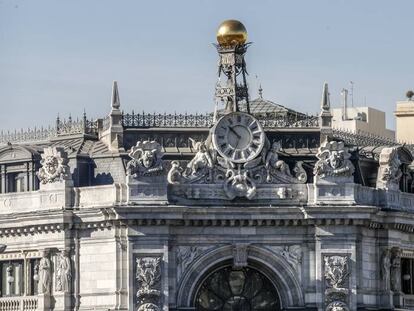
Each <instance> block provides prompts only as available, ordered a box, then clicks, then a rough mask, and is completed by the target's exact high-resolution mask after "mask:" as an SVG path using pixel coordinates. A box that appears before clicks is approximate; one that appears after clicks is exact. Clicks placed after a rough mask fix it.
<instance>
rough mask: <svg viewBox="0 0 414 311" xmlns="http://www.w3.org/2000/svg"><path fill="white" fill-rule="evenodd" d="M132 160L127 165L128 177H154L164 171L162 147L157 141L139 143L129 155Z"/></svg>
mask: <svg viewBox="0 0 414 311" xmlns="http://www.w3.org/2000/svg"><path fill="white" fill-rule="evenodd" d="M128 155H129V156H130V157H131V158H132V160H130V161H129V162H128V163H127V166H126V168H127V175H129V176H133V177H138V176H154V175H158V174H160V173H161V172H162V170H163V163H162V159H161V158H162V156H163V155H164V153H163V152H162V148H161V145H160V144H159V143H158V142H156V141H139V142H137V144H136V146H134V147H132V148H131V151H130V152H129V154H128Z"/></svg>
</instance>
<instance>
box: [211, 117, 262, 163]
mask: <svg viewBox="0 0 414 311" xmlns="http://www.w3.org/2000/svg"><path fill="white" fill-rule="evenodd" d="M264 142H265V133H264V131H263V128H262V126H261V125H260V123H259V121H257V120H256V119H255V118H254V117H253V116H251V115H249V114H247V113H244V112H233V113H229V114H227V115H225V116H223V117H222V118H221V119H220V120H219V121H218V122H217V124H216V126H215V128H214V133H213V144H214V147H215V148H216V150H217V152H218V153H219V154H220V155H221V156H222V157H224V158H226V159H228V160H230V161H232V162H235V163H244V162H247V161H250V160H252V159H254V158H255V157H256V156H257V155H258V154H259V153H260V152H261V151H262V149H263V145H264Z"/></svg>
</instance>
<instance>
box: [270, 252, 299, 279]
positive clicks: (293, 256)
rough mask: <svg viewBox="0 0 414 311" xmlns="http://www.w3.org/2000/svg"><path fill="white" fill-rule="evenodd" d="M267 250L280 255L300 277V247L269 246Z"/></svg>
mask: <svg viewBox="0 0 414 311" xmlns="http://www.w3.org/2000/svg"><path fill="white" fill-rule="evenodd" d="M268 248H269V249H270V250H271V251H272V252H274V253H276V254H280V255H282V256H283V258H285V259H286V261H287V262H288V263H289V265H290V266H291V267H292V268H293V269H295V271H296V273H298V275H299V277H300V267H301V265H302V248H301V246H300V245H283V246H270V247H268Z"/></svg>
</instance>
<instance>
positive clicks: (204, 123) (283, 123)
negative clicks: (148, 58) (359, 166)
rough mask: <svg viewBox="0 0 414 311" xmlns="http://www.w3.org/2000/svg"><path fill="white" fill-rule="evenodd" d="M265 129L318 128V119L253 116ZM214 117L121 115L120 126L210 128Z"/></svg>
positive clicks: (289, 116) (207, 114) (158, 114)
mask: <svg viewBox="0 0 414 311" xmlns="http://www.w3.org/2000/svg"><path fill="white" fill-rule="evenodd" d="M255 117H256V118H257V119H258V120H259V121H260V123H261V124H262V126H263V127H265V128H295V127H297V128H309V127H310V128H318V127H319V119H318V117H315V116H306V117H305V118H302V119H298V118H297V117H296V116H294V115H281V116H273V117H268V116H265V115H259V116H255ZM213 124H214V116H213V114H211V113H206V114H187V113H185V114H176V113H175V114H166V113H164V114H160V113H145V112H142V113H138V114H136V113H134V112H132V113H131V114H129V113H127V114H123V115H122V125H123V126H124V127H126V128H148V127H183V128H186V127H195V128H200V127H211V126H213Z"/></svg>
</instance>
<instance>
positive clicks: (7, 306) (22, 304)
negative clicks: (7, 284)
mask: <svg viewBox="0 0 414 311" xmlns="http://www.w3.org/2000/svg"><path fill="white" fill-rule="evenodd" d="M36 310H37V297H35V296H22V297H1V298H0V311H36Z"/></svg>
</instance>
